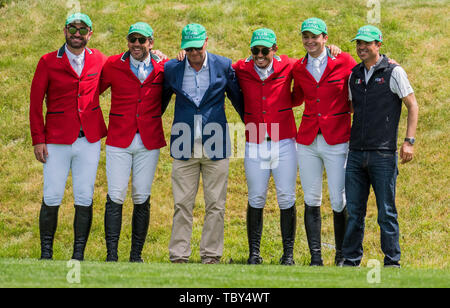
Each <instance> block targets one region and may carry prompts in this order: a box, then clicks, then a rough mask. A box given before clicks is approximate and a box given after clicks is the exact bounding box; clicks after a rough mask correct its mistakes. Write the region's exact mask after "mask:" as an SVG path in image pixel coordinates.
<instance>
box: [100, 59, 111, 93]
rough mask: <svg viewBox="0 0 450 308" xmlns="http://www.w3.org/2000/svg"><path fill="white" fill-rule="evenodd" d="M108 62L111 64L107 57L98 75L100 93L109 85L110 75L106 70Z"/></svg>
mask: <svg viewBox="0 0 450 308" xmlns="http://www.w3.org/2000/svg"><path fill="white" fill-rule="evenodd" d="M110 64H111V60H110V59H108V60H107V61H106V62H105V63H104V64H103V68H102V74H101V76H100V82H99V94H102V93H103V92H105V91H106V90H107V89H108V88H109V87H110V86H111V76H110V73H109V72H108V70H109V65H110Z"/></svg>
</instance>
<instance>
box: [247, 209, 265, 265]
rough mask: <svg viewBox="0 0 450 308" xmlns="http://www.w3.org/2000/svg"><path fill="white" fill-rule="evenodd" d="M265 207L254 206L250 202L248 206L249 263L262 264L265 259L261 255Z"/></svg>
mask: <svg viewBox="0 0 450 308" xmlns="http://www.w3.org/2000/svg"><path fill="white" fill-rule="evenodd" d="M263 213H264V209H257V208H253V207H251V206H250V204H248V207H247V237H248V247H249V258H248V260H247V263H248V264H261V263H262V262H263V259H262V258H261V256H260V255H259V247H260V244H261V236H262V229H263Z"/></svg>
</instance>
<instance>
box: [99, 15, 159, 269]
mask: <svg viewBox="0 0 450 308" xmlns="http://www.w3.org/2000/svg"><path fill="white" fill-rule="evenodd" d="M127 40H128V51H127V52H124V53H122V54H119V55H115V56H111V57H109V58H108V61H107V62H106V64H105V66H104V68H103V71H102V77H101V84H100V92H101V93H102V92H103V91H105V90H106V89H107V88H109V87H111V111H110V114H109V126H108V137H107V139H106V175H107V178H108V195H107V197H106V198H107V200H106V207H105V238H106V247H107V257H106V261H117V260H118V255H117V247H118V243H119V237H120V230H121V224H122V205H123V203H124V201H125V197H126V194H127V188H128V181H129V177H130V173H131V172H132V180H131V181H132V199H133V203H134V209H133V218H132V240H131V252H130V262H143V260H142V258H141V252H142V249H143V246H144V243H145V238H146V236H147V231H148V226H149V220H150V193H151V186H152V182H153V177H154V175H155V171H156V165H157V163H158V158H159V152H160V150H159V149H160V148H162V147H164V146H165V145H166V142H165V140H164V133H163V127H162V121H161V99H162V87H163V80H164V61H162V60H161V59H160V58H159V57H158V56H156V55H154V54H152V53H151V52H150V51H151V49H152V47H153V44H154V41H153V29H152V28H151V27H150V26H149V25H148V24H146V23H144V22H138V23H135V24H133V25H131V27H130V29H129V31H128V35H127Z"/></svg>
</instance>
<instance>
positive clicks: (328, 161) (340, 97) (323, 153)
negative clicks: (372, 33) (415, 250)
mask: <svg viewBox="0 0 450 308" xmlns="http://www.w3.org/2000/svg"><path fill="white" fill-rule="evenodd" d="M301 32H302V41H303V46H304V47H305V49H306V50H307V52H308V53H307V55H306V56H305V57H304V58H302V59H300V60H299V61H298V62H297V63H296V64H295V66H294V70H293V75H294V89H293V91H294V93H293V95H294V100H295V101H296V102H299V103H303V101H304V102H305V110H304V113H303V117H302V121H301V124H300V128H299V131H298V134H297V143H298V145H297V155H298V164H299V173H300V180H301V183H302V188H303V191H304V199H305V216H304V219H305V228H306V235H307V239H308V245H309V249H310V253H311V264H310V265H312V266H321V265H323V261H322V257H321V236H320V230H321V216H320V205H321V202H322V176H323V169H324V167H325V169H326V172H327V177H328V188H329V193H330V201H331V206H332V208H333V217H334V232H335V244H336V257H335V263H336V265H339V264H341V263H342V262H343V257H342V251H341V250H342V242H343V238H344V232H345V222H346V210H345V194H344V184H345V181H344V179H345V161H346V158H347V151H348V140H349V138H350V104H349V101H348V87H347V82H348V78H349V76H350V73H351V69H352V68H353V67H354V66H355V65H356V61H355V60H354V59H353V58H352V57H351V56H350V55H349V54H348V53H345V52H343V53H341V54H339V55H338V56H333V55H331V54H330V52H329V49H328V48H326V46H325V44H326V42H327V40H328V35H327V27H326V24H325V22H324V21H323V20H321V19H318V18H310V19H307V20H305V21H304V22H303V24H302V28H301Z"/></svg>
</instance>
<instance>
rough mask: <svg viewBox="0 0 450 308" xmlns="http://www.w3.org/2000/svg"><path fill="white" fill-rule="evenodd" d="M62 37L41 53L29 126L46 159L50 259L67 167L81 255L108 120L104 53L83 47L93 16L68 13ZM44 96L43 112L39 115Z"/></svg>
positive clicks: (43, 224) (45, 238)
mask: <svg viewBox="0 0 450 308" xmlns="http://www.w3.org/2000/svg"><path fill="white" fill-rule="evenodd" d="M64 35H65V38H66V43H65V44H64V45H63V46H62V47H61V48H60V49H59V50H57V51H55V52H51V53H48V54H46V55H44V56H42V58H41V59H40V61H39V63H38V65H37V68H36V72H35V75H34V78H33V82H32V84H31V94H30V129H31V137H32V140H33V146H34V154H35V156H36V159H37V160H38V161H40V162H42V163H43V164H44V196H43V200H42V206H41V210H40V215H39V231H40V239H41V259H52V257H53V239H54V235H55V232H56V227H57V220H58V209H59V206H60V204H61V201H62V198H63V195H64V190H65V184H66V180H67V176H68V174H69V171H70V170H71V171H72V180H73V194H74V201H75V219H74V233H75V237H74V247H73V256H72V258H73V259H77V260H83V259H84V250H85V247H86V242H87V240H88V236H89V231H90V228H91V223H92V196H93V193H94V183H95V178H96V173H97V166H98V161H99V158H100V139H101V138H103V137H104V136H106V126H105V122H104V120H103V115H102V111H101V109H100V105H99V97H98V96H99V93H98V82H99V79H100V74H101V69H102V66H103V64H104V62H105V61H106V57H105V56H104V55H103V54H102V53H101V52H99V51H98V50H95V49H89V48H87V47H86V44H87V43H88V41H89V39H90V38H91V35H92V22H91V19H90V18H89V17H88V16H87V15H85V14H82V13H76V14H73V15H71V16H69V17H68V18H67V20H66V23H65V27H64ZM44 98H45V99H46V105H47V114H46V117H45V122H44V118H43V115H42V109H43V100H44Z"/></svg>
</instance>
